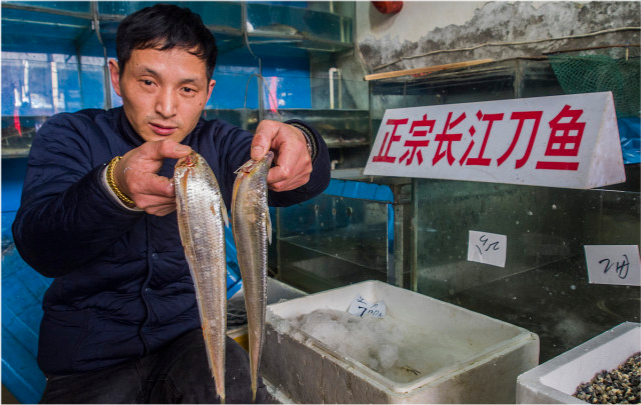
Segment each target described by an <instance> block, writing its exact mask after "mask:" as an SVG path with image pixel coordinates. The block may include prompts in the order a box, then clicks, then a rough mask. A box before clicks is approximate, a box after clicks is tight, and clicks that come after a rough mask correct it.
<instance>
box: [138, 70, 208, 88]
mask: <svg viewBox="0 0 641 405" xmlns="http://www.w3.org/2000/svg"><path fill="white" fill-rule="evenodd" d="M135 70H136V71H137V73H138V74H143V75H144V74H149V75H152V76H155V77H158V76H160V75H159V74H158V72H156V71H155V70H153V69H152V68H150V67H149V66H138V67H136V69H135ZM199 82H200V80H198V78H197V77H186V78H184V79H182V80H181V81H180V83H182V84H191V83H193V84H198V83H199Z"/></svg>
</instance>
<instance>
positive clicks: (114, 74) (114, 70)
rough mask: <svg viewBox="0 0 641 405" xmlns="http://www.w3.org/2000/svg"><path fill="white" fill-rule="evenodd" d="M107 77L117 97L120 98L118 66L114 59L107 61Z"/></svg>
mask: <svg viewBox="0 0 641 405" xmlns="http://www.w3.org/2000/svg"><path fill="white" fill-rule="evenodd" d="M109 76H110V77H111V85H112V86H113V87H114V91H115V92H116V94H117V95H119V96H120V97H122V94H121V93H120V66H118V62H117V61H116V60H115V59H109Z"/></svg>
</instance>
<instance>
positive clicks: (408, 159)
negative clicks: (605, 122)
mask: <svg viewBox="0 0 641 405" xmlns="http://www.w3.org/2000/svg"><path fill="white" fill-rule="evenodd" d="M459 111H460V110H459ZM582 114H583V110H581V109H573V108H572V107H570V106H569V105H565V106H564V107H563V108H562V109H561V111H560V112H559V113H558V114H556V116H554V118H552V119H551V120H549V122H548V123H547V124H548V126H549V128H550V133H549V136H548V137H547V139H546V137H545V134H544V133H540V129H541V128H543V126H542V125H541V121H542V120H543V115H544V113H543V111H513V112H511V113H510V112H506V113H503V112H498V113H497V112H493V113H484V112H483V111H481V110H478V111H477V113H476V114H474V115H473V116H472V117H470V118H468V116H467V115H466V114H465V112H459V113H456V114H455V112H448V114H447V116H445V114H443V115H442V116H443V117H445V123H444V124H443V125H442V126H439V125H438V117H437V118H433V117H430V118H432V119H428V114H423V115H422V117H421V118H420V119H418V120H413V121H412V120H410V118H397V119H388V120H387V121H386V122H385V125H386V126H388V127H390V130H389V131H386V132H385V136H384V139H383V142H382V143H381V144H380V146H379V149H378V153H377V154H376V155H375V156H373V158H372V161H373V162H383V163H390V164H403V165H405V166H410V165H412V164H415V165H417V166H421V165H423V163H424V162H426V161H429V160H428V158H427V157H426V156H425V154H426V153H430V151H431V153H433V156H432V159H431V165H432V166H437V165H438V166H443V165H446V166H448V165H449V166H452V165H453V164H454V163H455V162H456V161H458V162H459V164H460V166H484V167H491V166H494V167H500V166H502V165H504V164H508V160H511V161H512V162H513V163H509V167H513V168H514V169H520V168H523V167H524V166H525V165H526V163H527V162H528V161H529V160H530V157H531V156H532V152H533V151H534V150H536V151H537V152H536V156H535V159H537V161H536V163H535V164H534V166H535V169H537V170H578V167H579V162H578V160H577V158H578V155H579V148H580V146H581V141H582V139H583V132H584V131H585V125H586V124H585V122H581V116H582ZM456 115H457V116H456ZM474 118H476V120H475V122H474V123H472V124H469V123H468V122H469V121H470V120H474ZM436 127H440V128H441V130H440V131H438V132H437V131H435V128H436ZM479 127H480V128H481V129H480V130H479V129H477V128H479ZM466 132H467V134H469V136H465V137H464V133H466ZM433 133H434V135H433V136H430V135H431V134H433ZM430 138H431V139H430ZM431 140H433V141H434V142H433V143H431V142H430V141H431ZM546 141H547V144H546V146H545V148H544V147H543V145H540V143H541V142H546ZM492 142H493V143H492ZM490 143H492V145H493V146H492V147H491V148H488V145H490ZM537 144H538V145H540V146H539V147H538V148H536V147H535V145H537ZM393 145H396V146H393ZM518 145H521V146H520V147H519V146H518ZM400 148H403V149H402V152H400V151H399V149H400ZM517 149H518V150H519V151H522V152H519V155H520V156H519V155H517V156H515V157H514V158H513V159H511V157H512V156H513V154H514V151H515V150H517ZM521 153H522V155H521ZM443 158H445V159H443ZM560 158H564V159H562V160H561V159H560ZM512 165H513V166H512Z"/></svg>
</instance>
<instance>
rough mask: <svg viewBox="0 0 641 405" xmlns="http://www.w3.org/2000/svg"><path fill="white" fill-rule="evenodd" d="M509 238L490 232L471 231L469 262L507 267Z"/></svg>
mask: <svg viewBox="0 0 641 405" xmlns="http://www.w3.org/2000/svg"><path fill="white" fill-rule="evenodd" d="M506 255H507V236H505V235H499V234H496V233H489V232H478V231H470V236H469V241H468V244H467V260H468V261H470V262H478V263H485V264H490V265H492V266H498V267H505V257H506Z"/></svg>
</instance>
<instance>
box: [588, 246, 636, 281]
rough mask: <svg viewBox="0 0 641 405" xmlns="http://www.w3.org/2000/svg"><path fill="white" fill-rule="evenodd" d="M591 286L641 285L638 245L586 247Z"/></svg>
mask: <svg viewBox="0 0 641 405" xmlns="http://www.w3.org/2000/svg"><path fill="white" fill-rule="evenodd" d="M584 249H585V261H586V263H587V266H588V278H589V280H590V284H613V285H632V286H639V285H641V264H640V262H641V261H640V260H639V246H637V245H585V246H584Z"/></svg>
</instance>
